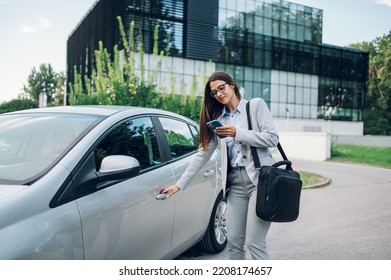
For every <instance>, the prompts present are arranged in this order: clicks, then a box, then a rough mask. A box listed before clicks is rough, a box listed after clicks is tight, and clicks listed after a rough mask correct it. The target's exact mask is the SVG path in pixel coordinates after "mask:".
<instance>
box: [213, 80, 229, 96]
mask: <svg viewBox="0 0 391 280" xmlns="http://www.w3.org/2000/svg"><path fill="white" fill-rule="evenodd" d="M226 84H228V83H224V84H221V85H219V86H218V87H217V89H216V90H211V91H210V96H212V97H215V96H216V95H217V92H220V93H223V92H224V90H225V85H226Z"/></svg>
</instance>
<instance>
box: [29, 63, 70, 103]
mask: <svg viewBox="0 0 391 280" xmlns="http://www.w3.org/2000/svg"><path fill="white" fill-rule="evenodd" d="M64 81H65V75H64V74H63V73H56V72H55V71H54V70H53V67H52V66H51V65H50V64H41V65H40V66H39V69H38V70H37V69H36V68H35V67H34V68H33V69H32V71H31V73H30V75H29V76H28V78H27V85H23V91H24V93H25V95H26V96H28V97H29V98H31V99H32V100H33V101H36V102H38V101H39V95H40V94H41V93H42V94H46V97H47V103H48V104H52V103H53V102H54V104H55V105H58V104H59V102H60V101H59V100H62V99H63V95H64V88H63V87H64ZM55 101H56V102H55Z"/></svg>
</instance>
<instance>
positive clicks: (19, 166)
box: [0, 113, 102, 184]
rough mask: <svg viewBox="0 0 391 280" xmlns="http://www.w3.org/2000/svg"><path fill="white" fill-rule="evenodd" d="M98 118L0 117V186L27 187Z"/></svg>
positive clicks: (91, 116) (69, 116)
mask: <svg viewBox="0 0 391 280" xmlns="http://www.w3.org/2000/svg"><path fill="white" fill-rule="evenodd" d="M101 118H102V117H101V116H95V115H82V114H64V113H50V114H49V113H31V114H27V113H25V114H10V115H0V184H28V183H29V182H31V181H32V180H34V179H35V178H37V177H39V176H40V175H42V174H43V173H44V172H46V171H47V170H48V169H49V168H50V167H51V166H52V165H53V163H54V162H56V161H57V160H59V159H60V157H61V156H63V155H64V154H65V153H66V152H67V151H68V150H69V149H70V148H71V147H72V146H73V145H74V144H75V143H76V142H77V141H78V140H79V139H80V138H81V137H82V136H83V135H84V134H85V132H87V131H88V130H89V129H91V127H92V126H94V125H95V124H96V123H97V122H98V121H99V120H100V119H101Z"/></svg>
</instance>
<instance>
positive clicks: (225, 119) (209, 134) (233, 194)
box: [163, 71, 278, 259]
mask: <svg viewBox="0 0 391 280" xmlns="http://www.w3.org/2000/svg"><path fill="white" fill-rule="evenodd" d="M247 102H249V101H248V100H245V99H243V98H242V97H241V95H240V92H239V89H238V86H237V84H236V82H235V81H234V79H233V78H232V77H231V76H230V75H229V74H227V73H225V72H222V71H217V72H214V73H213V74H212V75H211V76H210V77H209V79H208V81H207V83H206V85H205V93H204V101H203V105H202V109H201V116H200V149H199V151H198V153H197V154H196V156H195V157H194V159H193V161H192V162H191V164H190V165H189V166H188V168H187V169H186V172H185V173H184V174H183V175H182V177H181V178H180V179H179V180H178V181H177V183H176V184H174V185H172V186H169V187H168V188H166V189H165V190H164V191H163V192H164V193H167V194H168V196H172V195H174V194H175V193H177V192H178V191H179V190H184V189H185V188H186V186H187V185H188V184H189V183H190V181H191V180H192V179H193V178H194V176H195V174H196V173H197V172H198V171H199V170H200V169H201V168H202V166H203V165H204V164H205V163H206V162H207V160H208V159H209V158H210V156H211V155H212V154H213V152H214V151H215V149H216V147H217V146H218V144H220V149H221V170H222V171H221V172H222V174H221V178H222V184H223V189H224V194H225V191H226V189H228V186H229V195H228V199H227V231H228V252H229V258H230V259H245V245H247V248H248V249H249V251H250V253H251V256H252V258H253V259H270V257H269V254H268V252H267V249H266V242H265V239H266V235H267V232H268V230H269V227H270V223H269V222H265V221H263V220H261V219H259V218H258V217H257V216H256V213H255V204H256V193H257V190H256V185H257V183H258V173H257V172H256V170H255V168H254V161H253V159H252V156H251V149H250V146H253V147H256V148H257V152H258V155H259V159H260V161H261V164H262V165H272V164H273V163H274V162H275V160H274V159H273V158H272V156H271V153H270V151H269V148H271V147H276V146H277V144H278V134H277V131H276V129H275V126H274V123H273V120H272V117H271V114H270V111H269V109H268V107H267V105H266V103H265V102H264V101H263V99H261V98H256V99H254V100H253V101H251V112H250V117H251V123H252V126H253V130H248V124H247V113H246V103H247ZM215 119H218V120H220V121H221V123H222V124H223V126H220V127H217V128H216V129H215V130H214V132H213V131H211V130H209V129H208V128H207V125H206V123H207V122H209V121H211V120H215ZM217 135H218V136H217ZM228 170H229V172H228ZM226 186H227V187H226Z"/></svg>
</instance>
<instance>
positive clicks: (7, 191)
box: [0, 185, 28, 200]
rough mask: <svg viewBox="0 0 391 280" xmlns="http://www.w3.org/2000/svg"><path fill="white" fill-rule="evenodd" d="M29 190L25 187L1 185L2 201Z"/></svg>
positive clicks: (0, 196) (0, 197)
mask: <svg viewBox="0 0 391 280" xmlns="http://www.w3.org/2000/svg"><path fill="white" fill-rule="evenodd" d="M27 188H28V186H24V185H0V200H2V199H4V198H6V197H8V196H11V195H13V194H15V193H17V192H20V191H22V190H24V189H27Z"/></svg>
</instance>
